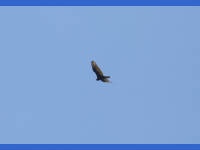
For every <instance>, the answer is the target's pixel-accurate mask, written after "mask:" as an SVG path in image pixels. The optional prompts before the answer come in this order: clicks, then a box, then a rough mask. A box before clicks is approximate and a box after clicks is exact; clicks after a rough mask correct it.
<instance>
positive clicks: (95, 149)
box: [0, 144, 200, 150]
mask: <svg viewBox="0 0 200 150" xmlns="http://www.w3.org/2000/svg"><path fill="white" fill-rule="evenodd" d="M101 149H102V150H105V149H107V150H110V149H112V150H200V144H0V150H101Z"/></svg>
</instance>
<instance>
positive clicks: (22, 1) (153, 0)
mask: <svg viewBox="0 0 200 150" xmlns="http://www.w3.org/2000/svg"><path fill="white" fill-rule="evenodd" d="M0 5H1V6H200V0H0Z"/></svg>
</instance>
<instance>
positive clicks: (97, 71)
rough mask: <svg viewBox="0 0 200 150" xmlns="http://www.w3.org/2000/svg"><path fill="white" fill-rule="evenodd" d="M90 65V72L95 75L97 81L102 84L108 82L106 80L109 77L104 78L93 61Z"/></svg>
mask: <svg viewBox="0 0 200 150" xmlns="http://www.w3.org/2000/svg"><path fill="white" fill-rule="evenodd" d="M91 65H92V70H93V71H94V72H95V74H96V75H97V79H96V80H97V81H99V80H101V81H102V82H110V81H109V80H108V78H110V76H104V75H103V72H102V71H101V69H100V68H99V67H98V66H97V64H96V62H95V61H94V60H92V61H91Z"/></svg>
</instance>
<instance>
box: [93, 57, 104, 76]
mask: <svg viewBox="0 0 200 150" xmlns="http://www.w3.org/2000/svg"><path fill="white" fill-rule="evenodd" d="M91 65H92V70H93V71H94V72H95V73H96V75H97V78H98V77H103V72H102V71H101V69H100V68H99V67H98V65H97V64H96V63H95V62H94V61H92V62H91Z"/></svg>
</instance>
